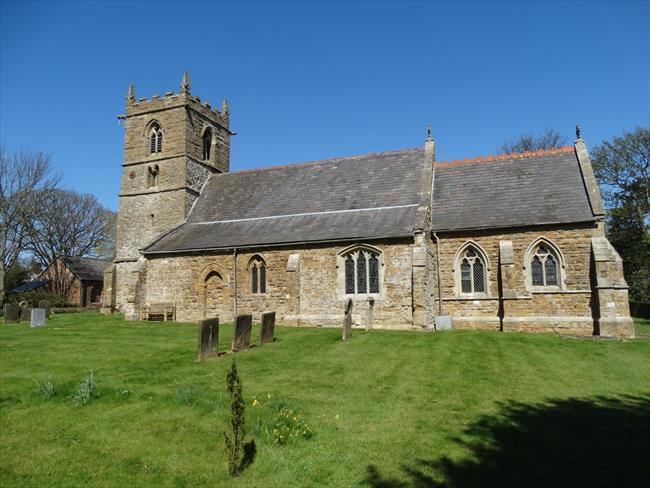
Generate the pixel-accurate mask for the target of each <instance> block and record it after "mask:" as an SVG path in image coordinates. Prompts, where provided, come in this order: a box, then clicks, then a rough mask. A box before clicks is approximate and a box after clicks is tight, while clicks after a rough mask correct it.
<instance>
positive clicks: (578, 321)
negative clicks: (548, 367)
mask: <svg viewBox="0 0 650 488" xmlns="http://www.w3.org/2000/svg"><path fill="white" fill-rule="evenodd" d="M595 236H596V237H598V239H604V240H605V241H606V239H605V237H604V236H603V235H602V229H601V228H600V227H599V226H597V225H595V224H594V225H588V224H585V225H573V226H571V227H569V226H565V227H564V228H562V227H559V226H553V227H537V228H528V229H520V230H513V231H509V232H506V231H498V230H491V231H480V232H467V233H463V234H462V235H461V234H439V235H438V237H439V239H440V249H439V252H440V282H441V286H440V289H441V292H442V309H443V312H442V314H443V315H452V316H453V320H454V327H456V328H460V329H464V328H467V329H487V330H504V331H530V332H567V333H572V334H578V335H592V334H594V333H598V329H597V324H596V323H595V322H594V317H595V316H596V315H598V313H600V312H598V305H597V303H596V300H595V298H596V297H595V294H594V290H592V280H593V258H592V238H594V237H595ZM540 240H545V241H546V243H547V244H548V245H550V246H551V247H553V246H554V247H555V249H556V250H557V252H558V258H559V260H560V265H561V266H560V268H559V272H560V273H559V276H560V283H559V284H558V286H549V287H538V286H533V285H532V283H531V277H530V272H531V271H530V262H529V261H530V256H528V257H526V256H527V252H528V251H529V250H531V249H532V248H533V247H534V244H535V243H536V242H540ZM468 243H469V244H470V245H473V246H475V247H476V248H478V249H479V250H480V251H482V252H483V253H484V254H485V260H486V261H487V262H486V268H487V269H486V273H487V285H488V286H487V290H486V292H485V293H476V294H473V295H472V294H464V293H461V289H460V270H459V269H458V264H457V263H459V256H458V255H457V253H459V251H460V250H461V249H464V246H465V245H467V244H468ZM437 251H438V250H437V249H436V245H435V243H434V244H433V252H434V253H436V252H437ZM607 266H609V267H607ZM601 268H603V269H605V268H606V271H603V273H608V276H616V277H620V278H621V279H622V272H623V270H622V263H620V262H619V263H616V262H615V260H614V259H611V260H609V261H607V265H605V264H603V265H602V266H601ZM434 276H435V273H434ZM436 281H437V280H436ZM615 281H616V280H615ZM617 283H618V284H619V285H620V281H617ZM620 288H625V295H626V294H627V287H626V286H624V287H623V286H622V285H621V286H619V288H618V289H620ZM608 290H609V289H608ZM608 293H610V294H612V293H613V292H611V291H608ZM437 294H438V290H437V283H436V285H435V286H434V297H433V298H434V301H436V310H437V308H438V307H437V305H438V302H437ZM619 295H620V293H619ZM618 298H619V300H618V301H619V302H620V301H621V300H622V298H621V297H618ZM614 302H616V300H614ZM608 303H609V304H610V308H612V309H615V310H616V311H617V312H616V313H617V315H616V316H617V317H619V318H620V320H619V322H621V323H623V324H624V326H622V327H621V326H618V325H616V326H612V328H613V329H615V330H616V335H618V336H624V337H625V336H630V335H631V334H633V329H631V328H630V327H627V328H626V325H625V324H629V323H630V319H629V311H628V310H625V309H624V308H623V307H621V306H620V305H616V304H614V303H613V302H612V300H609V301H608ZM616 303H618V302H616ZM609 315H610V316H611V315H612V314H611V313H610V314H609ZM612 335H614V334H612Z"/></svg>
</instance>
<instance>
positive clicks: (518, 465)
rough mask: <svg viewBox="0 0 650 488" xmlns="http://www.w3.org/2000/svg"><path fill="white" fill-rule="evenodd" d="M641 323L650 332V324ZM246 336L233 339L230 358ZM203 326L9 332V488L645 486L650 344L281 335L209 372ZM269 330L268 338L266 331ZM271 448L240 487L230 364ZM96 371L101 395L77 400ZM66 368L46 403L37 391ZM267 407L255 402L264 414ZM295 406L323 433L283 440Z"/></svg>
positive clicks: (3, 459) (78, 323)
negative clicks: (201, 343)
mask: <svg viewBox="0 0 650 488" xmlns="http://www.w3.org/2000/svg"><path fill="white" fill-rule="evenodd" d="M641 326H643V324H641ZM231 333H232V328H231V327H229V326H224V327H222V329H221V349H222V350H223V349H225V348H226V344H229V341H230V338H231ZM196 335H197V334H196V327H195V326H192V325H188V324H174V323H142V322H123V321H122V320H120V319H119V318H117V317H103V316H101V315H99V314H79V315H72V314H70V315H59V316H57V317H55V318H53V319H52V320H51V321H50V323H49V325H48V326H47V327H45V328H42V329H29V328H27V327H25V326H5V325H2V326H0V486H2V487H3V488H7V487H13V486H16V487H31V486H34V487H39V488H43V487H50V486H56V487H71V486H77V487H108V486H116V487H117V486H119V487H137V486H156V487H159V486H160V487H194V486H242V487H243V486H247V487H249V486H251V487H293V486H298V487H301V486H305V487H311V486H327V487H339V486H340V487H344V486H371V487H376V488H380V487H383V488H388V487H391V488H397V487H411V486H412V487H438V486H482V487H485V486H500V487H502V486H512V487H515V486H516V487H524V486H588V487H590V488H593V487H597V486H639V485H640V484H642V482H644V481H647V480H648V479H650V470H649V468H648V463H647V456H648V452H649V448H650V446H649V445H648V444H649V440H648V439H650V432H649V429H650V341H647V340H631V341H625V342H619V341H605V340H582V339H569V338H560V337H557V336H554V335H550V334H529V335H527V334H514V333H512V334H504V333H496V332H473V331H449V332H440V333H416V332H390V331H372V332H370V333H365V332H363V331H360V330H354V332H353V337H352V340H351V341H350V342H348V343H343V342H341V340H340V331H339V330H336V329H306V328H279V329H276V335H277V341H276V342H275V343H274V344H269V345H265V346H263V347H255V348H253V349H251V350H250V351H246V352H241V353H238V354H236V355H235V356H231V355H228V356H222V357H220V358H217V359H213V360H210V361H207V362H204V363H197V362H195V361H194V360H195V357H196V340H197V339H196ZM253 335H254V337H259V329H257V328H256V329H254V331H253ZM232 357H236V359H237V366H238V368H239V372H240V376H241V379H242V382H243V385H244V397H245V399H246V417H247V430H248V437H247V439H250V438H253V439H254V440H255V445H256V454H255V456H254V458H253V461H252V463H251V464H250V465H249V466H248V467H247V468H246V469H245V470H244V472H243V473H242V475H241V476H240V477H239V478H236V479H234V480H232V479H230V478H229V477H228V476H227V467H226V460H225V459H226V457H225V453H224V448H223V445H224V441H223V431H224V430H226V428H227V425H228V419H229V417H228V412H229V407H228V397H227V393H226V388H225V377H226V371H227V370H228V368H229V367H230V364H231V359H232ZM90 370H93V371H94V374H95V377H96V379H97V384H98V389H99V397H98V398H96V399H93V400H91V401H90V402H89V403H88V404H87V405H86V406H77V405H75V403H74V402H73V400H72V396H74V393H75V390H76V389H77V387H78V385H79V383H80V382H81V381H82V379H83V378H84V377H85V376H86V375H88V374H89V372H90ZM48 375H52V376H53V378H54V381H55V383H56V385H57V388H58V394H57V395H56V396H54V397H53V398H50V399H47V400H46V399H43V398H42V396H41V395H40V394H39V393H38V392H37V391H36V383H35V381H34V380H35V379H36V380H44V379H45V378H47V376H48ZM254 400H255V406H254V405H253V403H254ZM283 406H286V407H288V408H291V409H292V410H294V411H295V412H298V413H297V415H298V416H299V417H300V418H301V419H302V420H303V421H304V422H305V423H306V424H307V425H309V426H310V427H311V429H312V431H313V436H312V437H311V438H309V439H304V438H299V439H297V440H295V441H293V442H291V443H289V444H287V445H277V444H275V443H274V442H273V434H272V431H273V428H274V424H275V419H276V415H277V414H276V412H277V411H278V409H280V408H281V407H283Z"/></svg>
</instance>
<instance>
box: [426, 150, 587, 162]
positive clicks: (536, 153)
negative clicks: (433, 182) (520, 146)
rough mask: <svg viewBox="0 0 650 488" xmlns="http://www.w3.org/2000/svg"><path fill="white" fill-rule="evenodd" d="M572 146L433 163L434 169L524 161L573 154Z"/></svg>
mask: <svg viewBox="0 0 650 488" xmlns="http://www.w3.org/2000/svg"><path fill="white" fill-rule="evenodd" d="M574 151H575V147H574V146H562V147H554V148H551V149H538V150H537V151H525V152H520V153H508V154H497V155H496V156H492V155H489V156H479V157H476V158H465V159H455V160H451V161H434V163H433V165H434V166H435V167H440V166H442V167H449V166H461V165H465V164H476V163H488V162H492V161H503V160H506V159H526V158H534V157H539V156H547V155H552V154H563V153H569V152H574Z"/></svg>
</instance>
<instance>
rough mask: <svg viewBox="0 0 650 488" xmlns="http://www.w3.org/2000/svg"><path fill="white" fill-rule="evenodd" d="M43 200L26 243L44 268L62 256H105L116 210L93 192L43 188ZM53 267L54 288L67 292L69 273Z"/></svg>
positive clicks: (109, 243) (54, 289)
mask: <svg viewBox="0 0 650 488" xmlns="http://www.w3.org/2000/svg"><path fill="white" fill-rule="evenodd" d="M43 201H44V204H43V205H42V206H41V207H40V208H39V210H38V212H36V215H35V216H34V219H33V222H32V225H31V227H30V231H29V242H28V243H27V244H26V246H25V247H26V249H28V250H29V251H31V252H32V253H33V255H34V259H35V260H36V261H37V262H38V263H39V264H40V265H41V266H43V267H44V268H45V267H46V266H48V265H49V264H50V263H52V262H53V261H54V260H55V259H56V258H57V257H60V256H95V257H104V256H105V254H107V253H110V252H111V249H113V248H114V244H112V241H114V238H115V230H114V228H115V214H114V213H113V212H112V211H110V210H108V209H106V208H104V207H102V206H101V205H100V204H99V202H98V201H97V199H96V198H95V197H94V196H92V195H89V194H79V193H76V192H73V191H69V190H61V189H52V190H47V191H45V192H44V195H43ZM107 257H112V256H107ZM52 270H53V276H52V288H53V291H54V292H55V293H58V294H62V295H65V294H67V292H68V290H69V287H70V285H71V280H70V279H69V275H68V274H67V273H65V272H63V269H60V268H59V267H56V266H55V267H53V268H52ZM59 271H61V272H59Z"/></svg>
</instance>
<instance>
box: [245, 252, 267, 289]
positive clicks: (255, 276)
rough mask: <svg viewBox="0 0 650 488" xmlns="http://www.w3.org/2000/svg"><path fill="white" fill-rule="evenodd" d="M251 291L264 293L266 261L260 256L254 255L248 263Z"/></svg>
mask: <svg viewBox="0 0 650 488" xmlns="http://www.w3.org/2000/svg"><path fill="white" fill-rule="evenodd" d="M249 268H250V276H251V293H266V263H265V262H264V260H263V259H262V258H261V257H260V256H254V257H253V259H251V262H250V265H249Z"/></svg>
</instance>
